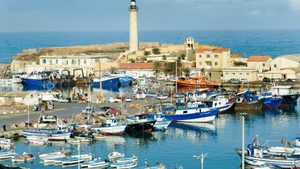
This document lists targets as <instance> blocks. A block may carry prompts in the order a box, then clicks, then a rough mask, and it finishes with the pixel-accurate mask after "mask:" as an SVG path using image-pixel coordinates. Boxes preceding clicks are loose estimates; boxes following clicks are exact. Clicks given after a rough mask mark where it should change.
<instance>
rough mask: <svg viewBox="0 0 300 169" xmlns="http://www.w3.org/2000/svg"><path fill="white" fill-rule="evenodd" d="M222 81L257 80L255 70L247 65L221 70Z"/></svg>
mask: <svg viewBox="0 0 300 169" xmlns="http://www.w3.org/2000/svg"><path fill="white" fill-rule="evenodd" d="M222 75H223V77H222V79H223V81H228V80H230V79H238V80H246V81H249V82H250V81H257V70H255V69H252V68H248V67H229V68H224V69H223V70H222Z"/></svg>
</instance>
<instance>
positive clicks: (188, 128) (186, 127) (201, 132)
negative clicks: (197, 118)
mask: <svg viewBox="0 0 300 169" xmlns="http://www.w3.org/2000/svg"><path fill="white" fill-rule="evenodd" d="M169 130H170V132H172V134H174V135H176V136H179V137H185V138H187V139H189V140H191V141H194V142H197V141H203V140H208V139H209V138H211V137H216V136H217V131H216V127H215V124H213V123H190V124H185V123H171V124H170V127H169Z"/></svg>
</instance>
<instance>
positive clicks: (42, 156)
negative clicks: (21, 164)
mask: <svg viewBox="0 0 300 169" xmlns="http://www.w3.org/2000/svg"><path fill="white" fill-rule="evenodd" d="M66 155H67V153H66V152H64V151H57V152H52V153H45V154H40V155H39V158H40V160H42V161H43V160H44V159H47V158H48V159H50V158H63V157H65V156H66Z"/></svg>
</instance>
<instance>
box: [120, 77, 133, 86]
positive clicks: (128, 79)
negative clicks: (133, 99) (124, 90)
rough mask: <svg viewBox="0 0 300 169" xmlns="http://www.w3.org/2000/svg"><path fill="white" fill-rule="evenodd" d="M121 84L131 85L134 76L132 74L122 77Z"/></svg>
mask: <svg viewBox="0 0 300 169" xmlns="http://www.w3.org/2000/svg"><path fill="white" fill-rule="evenodd" d="M119 80H120V85H121V86H130V85H131V84H132V80H133V78H132V77H130V76H124V77H120V79H119Z"/></svg>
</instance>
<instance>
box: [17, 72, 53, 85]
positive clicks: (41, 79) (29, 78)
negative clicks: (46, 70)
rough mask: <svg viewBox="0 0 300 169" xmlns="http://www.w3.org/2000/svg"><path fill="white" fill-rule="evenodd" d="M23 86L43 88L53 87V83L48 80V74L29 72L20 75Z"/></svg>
mask: <svg viewBox="0 0 300 169" xmlns="http://www.w3.org/2000/svg"><path fill="white" fill-rule="evenodd" d="M21 79H22V84H23V85H24V86H39V87H42V88H43V89H53V88H54V83H52V82H51V81H50V78H49V76H46V75H45V74H43V72H41V73H31V74H29V75H24V76H22V77H21Z"/></svg>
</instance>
